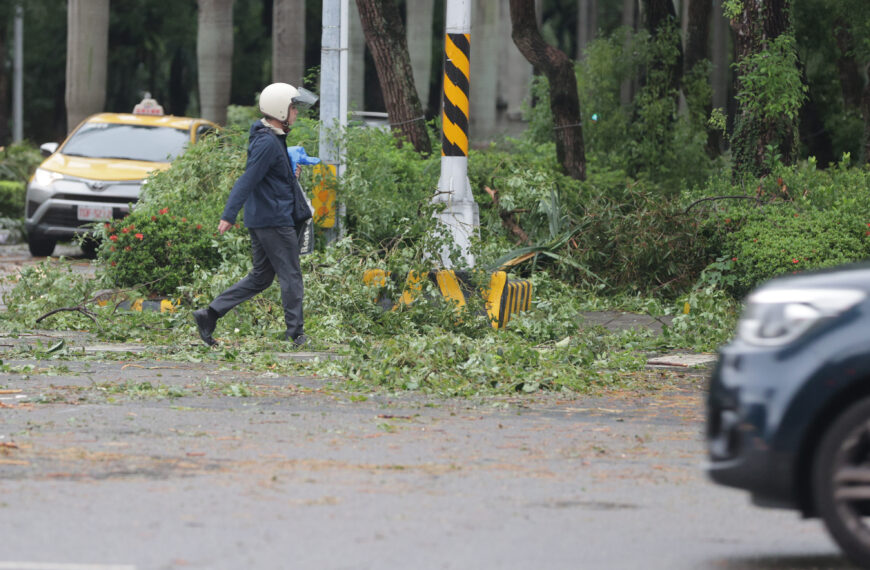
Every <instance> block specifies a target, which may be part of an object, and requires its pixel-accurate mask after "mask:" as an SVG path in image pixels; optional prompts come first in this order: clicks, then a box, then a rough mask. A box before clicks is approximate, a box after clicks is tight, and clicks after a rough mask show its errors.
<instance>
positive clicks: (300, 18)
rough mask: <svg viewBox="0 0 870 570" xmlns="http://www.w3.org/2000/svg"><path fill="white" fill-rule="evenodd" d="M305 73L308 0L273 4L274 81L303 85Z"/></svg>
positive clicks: (292, 0)
mask: <svg viewBox="0 0 870 570" xmlns="http://www.w3.org/2000/svg"><path fill="white" fill-rule="evenodd" d="M304 76H305V0H274V3H273V4H272V81H273V82H274V83H289V84H290V85H293V86H299V85H302V79H303V77H304Z"/></svg>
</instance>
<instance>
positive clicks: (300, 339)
mask: <svg viewBox="0 0 870 570" xmlns="http://www.w3.org/2000/svg"><path fill="white" fill-rule="evenodd" d="M287 340H289V338H288V339H287ZM306 344H308V337H307V336H305V333H302V334H300V335H298V336H297V337H296V338H294V339H293V346H295V347H297V348H299V347H302V346H305V345H306Z"/></svg>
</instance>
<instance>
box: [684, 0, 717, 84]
mask: <svg viewBox="0 0 870 570" xmlns="http://www.w3.org/2000/svg"><path fill="white" fill-rule="evenodd" d="M688 1H689V18H688V22H687V24H686V53H685V56H686V57H685V62H684V63H685V71H686V73H689V72H691V71H692V69H694V68H695V65H697V64H698V63H700V62H701V61H703V60H705V59H710V56H709V50H708V48H707V38H708V37H709V36H710V14H711V12H712V9H713V5H712V3H710V1H709V0H688Z"/></svg>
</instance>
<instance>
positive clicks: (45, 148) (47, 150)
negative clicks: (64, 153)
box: [39, 142, 58, 157]
mask: <svg viewBox="0 0 870 570" xmlns="http://www.w3.org/2000/svg"><path fill="white" fill-rule="evenodd" d="M57 147H58V144H57V143H56V142H47V143H42V144H41V145H39V152H41V153H42V156H46V157H48V156H51V155H53V154H54V152H55V151H56V150H57Z"/></svg>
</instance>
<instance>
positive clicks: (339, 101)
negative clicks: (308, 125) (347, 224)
mask: <svg viewBox="0 0 870 570" xmlns="http://www.w3.org/2000/svg"><path fill="white" fill-rule="evenodd" d="M349 18H350V16H349V6H348V0H324V1H323V34H322V36H321V43H320V46H321V47H320V152H319V154H320V159H321V160H322V161H323V164H324V171H323V175H324V176H328V175H329V173H330V171H331V172H332V173H333V174H335V175H337V176H338V177H340V176H341V175H342V174H343V173H344V164H343V163H344V157H343V152H342V149H340V148H338V144H337V140H336V138H337V137H338V136H339V135H340V133H337V132H335V129H336V128H338V129H339V130H340V131H341V132H343V131H344V129H345V127H347V76H348V66H347V63H348V59H347V55H348V54H347V48H348V22H349ZM343 215H344V207H343V205H339V208H338V215H337V216H336V220H335V223H336V227H334V228H331V229H330V230H328V233H327V238H328V240H329V241H332V240H334V239H337V238H338V237H340V236H341V233H342V229H341V219H342V217H343Z"/></svg>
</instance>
